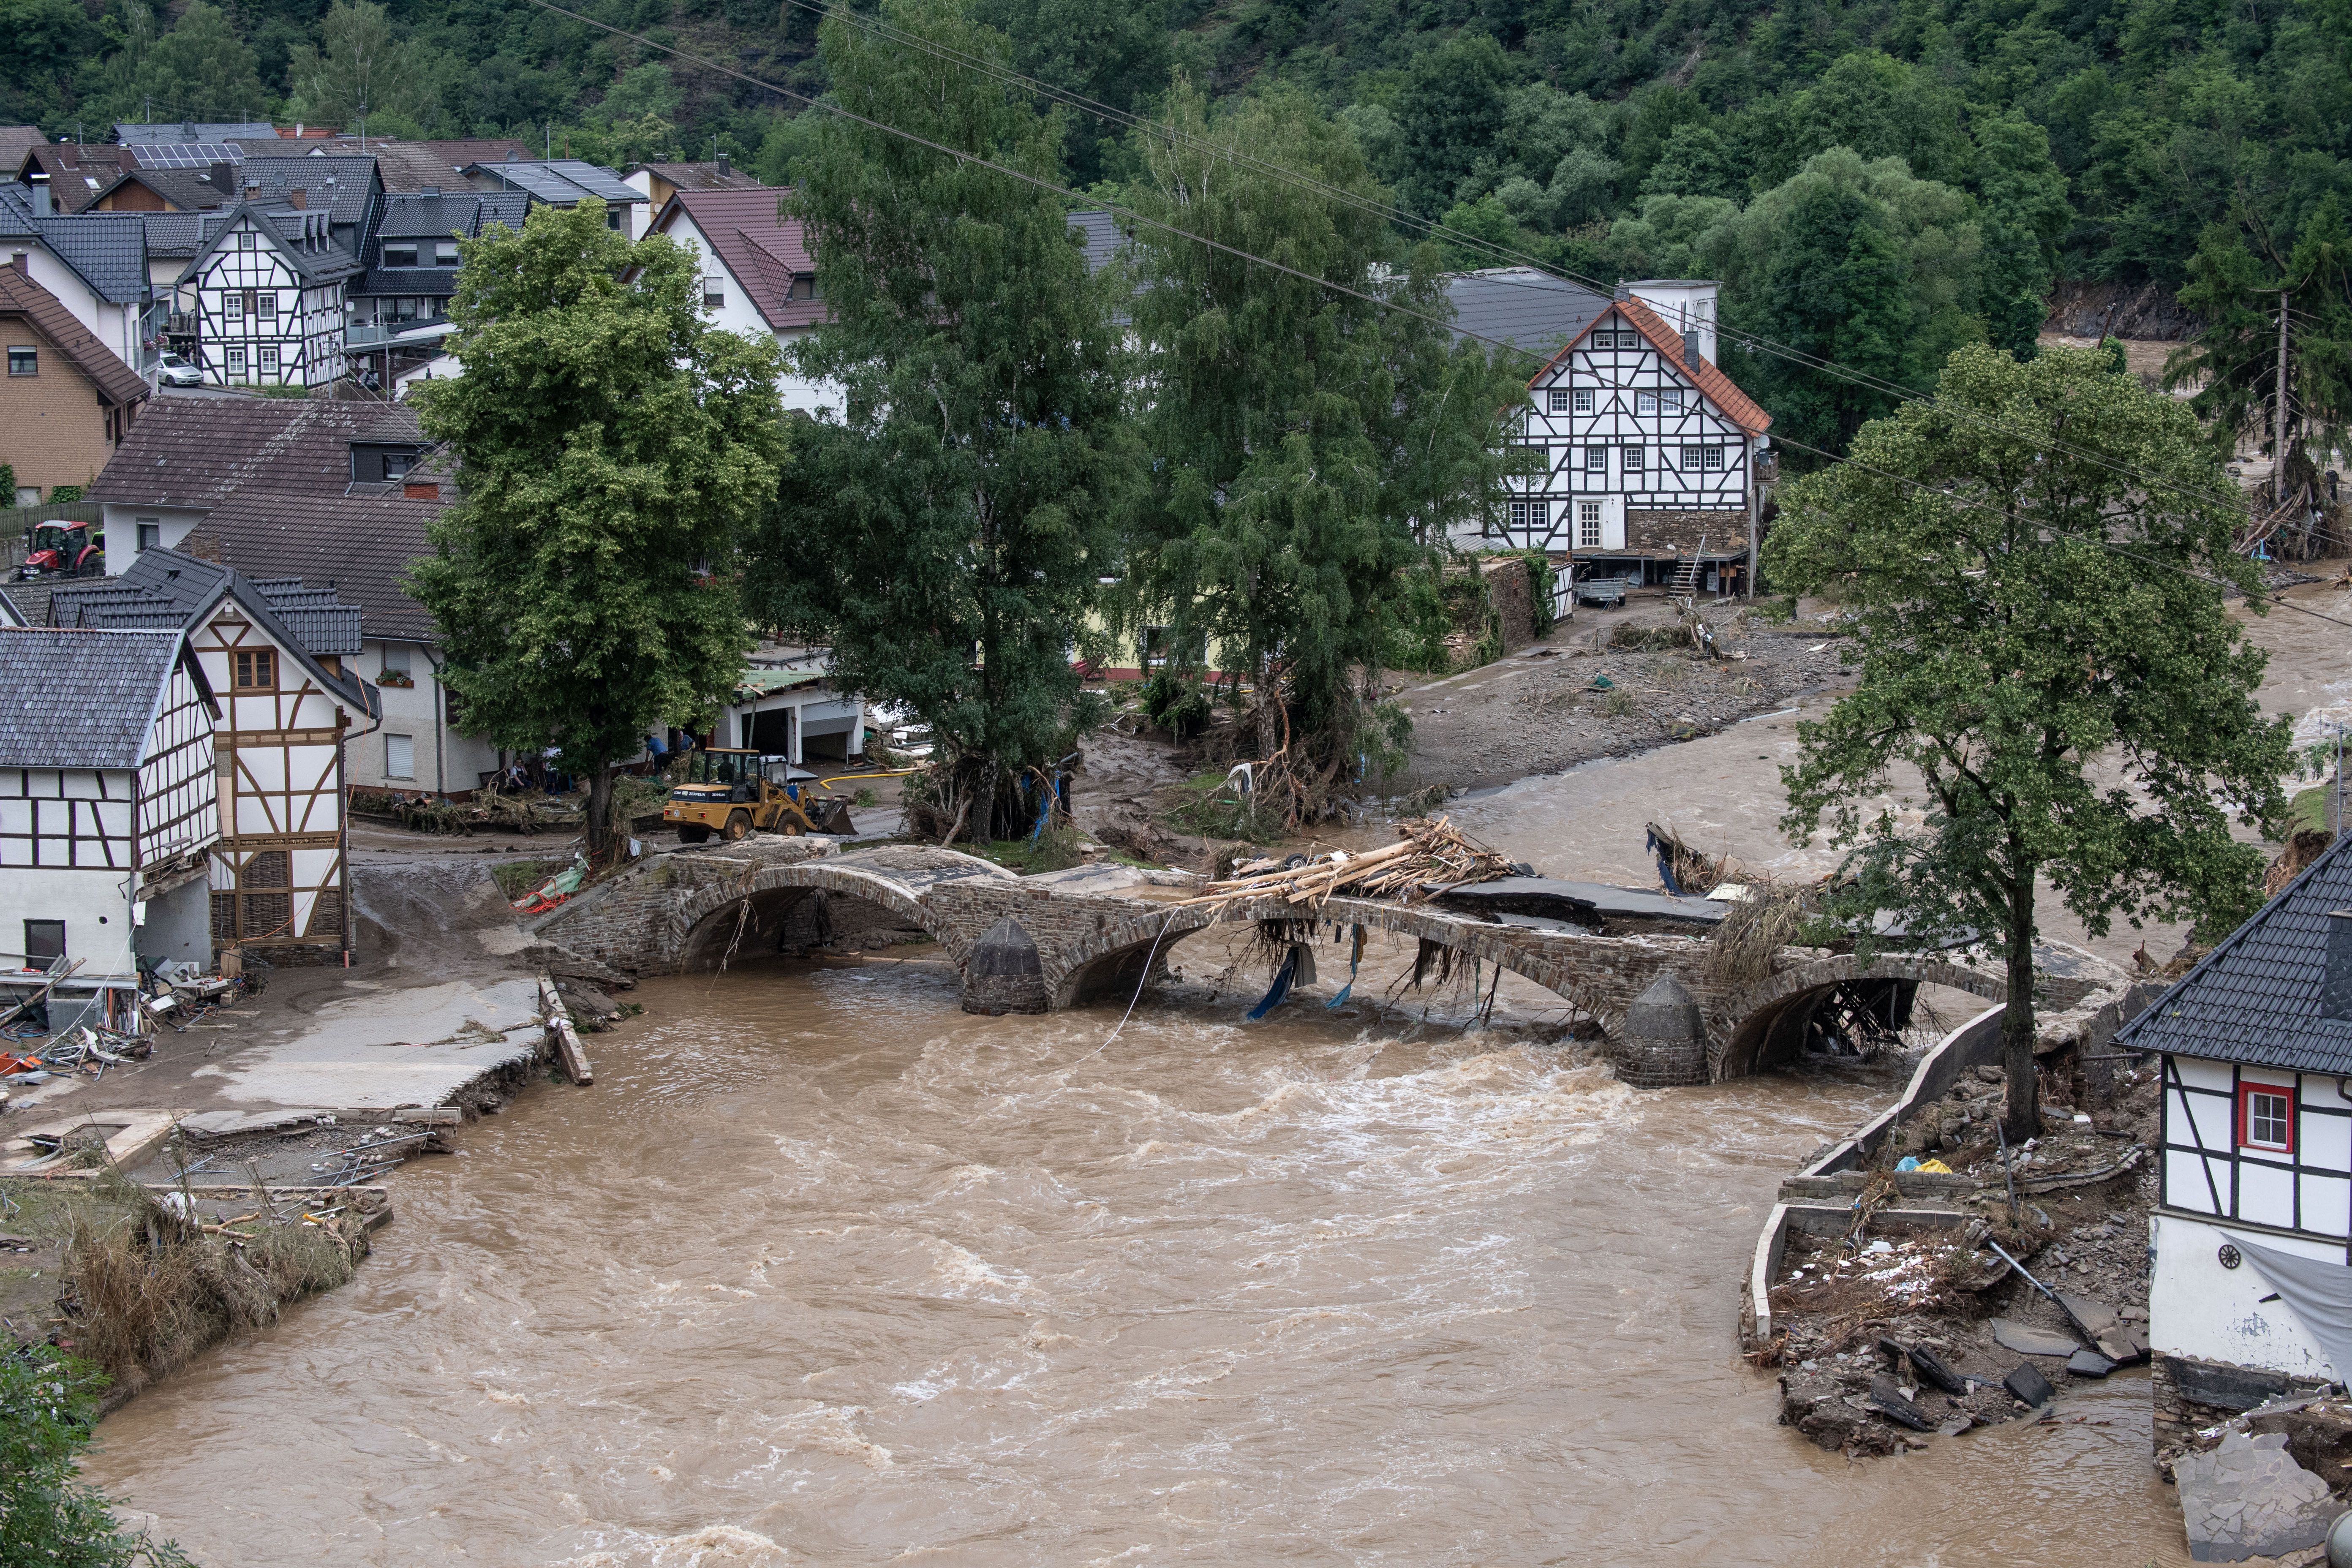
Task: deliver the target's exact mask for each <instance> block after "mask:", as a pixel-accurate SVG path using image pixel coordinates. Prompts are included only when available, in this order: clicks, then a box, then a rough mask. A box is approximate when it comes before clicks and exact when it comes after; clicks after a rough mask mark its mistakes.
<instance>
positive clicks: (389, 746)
mask: <svg viewBox="0 0 2352 1568" xmlns="http://www.w3.org/2000/svg"><path fill="white" fill-rule="evenodd" d="M403 750H405V751H406V752H408V759H407V768H406V770H405V771H403V769H402V767H401V764H400V752H402V751H403ZM383 776H384V777H386V778H388V779H406V780H412V781H413V780H414V779H415V777H416V737H415V736H414V735H395V734H394V733H392V732H391V731H385V732H384V737H383Z"/></svg>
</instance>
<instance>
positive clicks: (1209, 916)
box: [532, 839, 2005, 1085]
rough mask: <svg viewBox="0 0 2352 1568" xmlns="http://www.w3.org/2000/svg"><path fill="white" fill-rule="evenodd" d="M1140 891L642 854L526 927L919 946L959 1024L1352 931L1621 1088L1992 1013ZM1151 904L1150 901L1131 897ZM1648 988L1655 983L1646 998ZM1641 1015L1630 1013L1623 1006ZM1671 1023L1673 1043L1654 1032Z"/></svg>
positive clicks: (1686, 956) (1128, 885) (1893, 975)
mask: <svg viewBox="0 0 2352 1568" xmlns="http://www.w3.org/2000/svg"><path fill="white" fill-rule="evenodd" d="M1149 881H1150V875H1149V874H1146V873H1139V872H1135V871H1132V870H1130V869H1128V868H1118V867H1087V868H1079V869H1077V870H1075V871H1068V872H1059V873H1053V874H1049V875H1046V876H1041V877H1020V876H1016V875H1014V874H1013V873H1012V872H1010V871H1007V870H1005V869H1004V868H1002V867H999V866H995V865H992V864H991V863H989V862H988V861H985V860H982V859H979V858H976V857H973V856H970V855H964V854H960V853H958V852H956V851H954V850H946V849H935V848H929V847H922V846H899V845H893V846H885V847H874V848H861V849H846V850H839V851H835V849H834V848H833V847H832V846H830V845H828V844H826V843H824V842H823V841H821V840H820V841H811V840H807V839H782V840H770V839H755V840H752V841H751V842H750V843H748V844H738V845H730V846H727V847H724V848H723V849H719V848H713V849H693V850H685V851H681V852H679V853H676V854H670V855H663V856H657V857H655V858H652V859H651V860H649V861H647V862H646V863H644V864H642V865H640V866H638V867H637V868H634V869H633V870H632V871H630V872H629V873H628V874H626V875H625V876H623V877H619V878H615V879H613V880H611V881H609V882H606V883H604V884H601V885H599V886H598V887H596V888H593V889H590V890H589V891H588V892H587V893H585V894H583V895H582V896H580V897H578V898H575V899H573V900H571V901H570V902H568V903H566V904H564V905H562V907H561V908H559V909H557V910H554V911H552V912H551V913H550V914H547V915H545V916H542V917H541V918H540V919H539V920H538V921H536V922H534V924H533V927H532V930H533V931H534V932H535V933H536V934H537V935H539V936H541V938H543V939H544V940H546V941H549V942H556V943H559V944H561V945H562V946H564V947H566V948H568V949H570V950H571V951H572V952H577V953H581V954H583V955H585V956H593V957H594V958H597V959H599V960H600V961H602V962H604V963H610V964H613V965H615V966H616V967H620V968H625V969H629V970H633V971H635V972H637V973H677V972H679V971H685V970H698V969H708V968H713V967H717V966H719V965H720V964H723V963H730V962H734V961H739V960H741V959H748V958H751V957H757V956H764V955H766V954H769V953H772V952H778V951H790V950H793V949H796V948H797V949H806V948H812V947H816V946H821V945H823V944H824V942H826V941H828V940H831V939H833V938H835V937H838V936H842V935H856V934H858V933H860V932H868V931H872V932H881V931H896V932H913V931H920V932H922V933H923V934H925V935H926V936H928V937H929V938H930V939H931V940H932V941H934V942H937V943H938V944H939V945H940V948H941V949H943V950H944V951H945V952H946V954H947V955H948V957H949V958H950V959H951V960H952V961H953V962H954V963H955V964H956V966H957V968H958V970H959V972H960V973H961V976H962V986H963V1001H964V1005H965V1007H966V1008H967V1009H968V1010H971V1011H975V1012H1045V1011H1051V1010H1057V1009H1061V1008H1066V1007H1073V1006H1079V1005H1085V1004H1087V1003H1088V1002H1092V1001H1095V1000H1097V999H1100V998H1103V997H1107V996H1112V995H1117V996H1122V997H1123V996H1127V995H1129V994H1132V993H1133V992H1134V990H1135V988H1136V987H1137V985H1138V984H1139V983H1140V982H1141V981H1142V980H1143V979H1144V978H1145V977H1146V975H1147V973H1156V972H1158V971H1159V970H1160V969H1162V968H1164V967H1165V965H1166V963H1167V960H1168V955H1169V953H1170V952H1172V951H1173V950H1174V949H1175V948H1176V947H1177V946H1178V945H1179V944H1180V943H1181V942H1183V941H1184V940H1185V939H1186V938H1188V937H1190V936H1192V935H1194V934H1195V933H1197V932H1199V931H1202V930H1204V929H1206V928H1207V927H1209V926H1210V925H1213V924H1232V923H1234V922H1239V921H1294V922H1300V925H1299V927H1297V928H1295V929H1297V931H1298V933H1299V934H1301V935H1306V934H1307V930H1306V929H1305V928H1306V927H1307V925H1308V924H1310V923H1311V925H1312V926H1313V928H1314V930H1315V931H1316V932H1317V933H1318V934H1321V935H1323V936H1325V937H1327V938H1328V935H1330V934H1331V932H1330V931H1329V929H1328V928H1334V927H1336V928H1341V929H1344V928H1347V927H1350V926H1358V925H1360V926H1363V927H1365V928H1366V929H1367V930H1371V931H1388V932H1391V933H1392V934H1394V935H1396V936H1399V937H1402V938H1410V939H1412V940H1415V941H1417V942H1425V943H1430V944H1433V945H1434V946H1435V947H1437V948H1442V949H1447V950H1450V951H1451V952H1452V953H1453V955H1454V960H1455V962H1457V963H1458V962H1460V961H1462V960H1464V959H1476V960H1477V961H1479V963H1481V964H1483V965H1486V966H1493V967H1499V968H1502V969H1507V970H1509V971H1510V972H1511V973H1515V974H1519V975H1522V976H1524V977H1526V978H1527V979H1528V980H1531V981H1533V982H1534V983H1535V984H1538V985H1540V986H1543V987H1544V988H1546V989H1547V990H1549V991H1552V992H1555V993H1557V994H1559V996H1560V997H1561V998H1562V1000H1563V1001H1564V1002H1566V1003H1567V1004H1568V1005H1570V1007H1572V1008H1574V1009H1575V1010H1576V1011H1577V1012H1578V1013H1580V1014H1582V1015H1583V1016H1586V1017H1588V1018H1590V1019H1591V1021H1592V1022H1593V1023H1594V1024H1595V1025H1597V1026H1598V1027H1599V1029H1600V1031H1601V1036H1602V1038H1603V1041H1604V1045H1605V1047H1606V1048H1607V1049H1608V1050H1609V1051H1610V1053H1611V1054H1612V1057H1614V1058H1615V1059H1616V1060H1617V1063H1618V1069H1619V1072H1620V1075H1621V1076H1622V1077H1623V1078H1625V1079H1627V1080H1628V1081H1630V1082H1635V1083H1642V1084H1645V1085H1662V1084H1670V1083H1698V1082H1706V1081H1710V1080H1714V1079H1725V1078H1737V1077H1741V1076H1745V1075H1747V1074H1750V1073H1754V1072H1757V1071H1759V1070H1762V1069H1763V1068H1768V1067H1770V1066H1772V1065H1774V1064H1775V1063H1777V1062H1779V1061H1781V1060H1784V1059H1787V1058H1790V1057H1791V1056H1793V1055H1794V1054H1795V1052H1796V1051H1797V1049H1798V1048H1799V1047H1801V1044H1802V1042H1803V1039H1804V1037H1805V1033H1806V1030H1807V1028H1808V1026H1809V1024H1810V1022H1811V1017H1812V1015H1813V1012H1814V1010H1815V1008H1816V1007H1818V1006H1819V1005H1820V1004H1821V1003H1822V1001H1823V1000H1824V999H1825V998H1827V997H1829V996H1831V995H1832V994H1837V993H1838V992H1839V991H1840V989H1841V988H1842V987H1843V988H1846V990H1847V994H1853V987H1854V986H1855V985H1856V984H1860V985H1861V986H1862V987H1863V988H1864V991H1865V992H1867V991H1868V989H1869V987H1870V986H1872V985H1873V984H1875V985H1876V986H1877V987H1878V988H1879V991H1880V993H1882V994H1893V993H1894V992H1895V991H1896V990H1897V989H1899V990H1900V991H1901V994H1904V995H1905V996H1906V997H1907V994H1908V990H1909V989H1910V988H1912V987H1916V985H1918V984H1937V985H1948V986H1953V987H1956V988H1958V989H1959V990H1962V991H1967V992H1969V993H1971V994H1975V995H1978V996H1982V997H1985V998H1987V999H1988V1000H1992V1001H1998V1000H2000V999H2001V998H2002V996H2003V995H2004V994H2005V987H2004V985H2003V984H2002V983H2001V980H2000V977H1998V976H1997V975H1993V974H1989V973H1985V972H1983V971H1980V970H1977V969H1971V968H1968V967H1965V966H1963V965H1959V964H1955V963H1948V962H1945V961H1944V960H1941V959H1938V958H1934V957H1928V956H1916V955H1903V954H1883V955H1881V956H1879V957H1878V958H1877V959H1875V960H1874V961H1873V962H1871V963H1861V962H1859V961H1857V960H1855V959H1853V958H1852V957H1836V956H1822V955H1821V954H1819V953H1818V952H1812V951H1811V950H1799V949H1791V950H1787V951H1785V952H1783V953H1782V954H1781V955H1780V958H1779V959H1777V960H1776V962H1775V963H1774V966H1773V969H1772V971H1771V973H1769V975H1767V976H1766V977H1765V978H1764V979H1762V980H1760V981H1757V982H1754V983H1752V984H1722V983H1719V982H1717V980H1715V979H1713V978H1711V977H1710V974H1709V970H1708V966H1707V965H1706V963H1705V959H1706V951H1705V950H1706V943H1705V942H1704V941H1703V940H1701V939H1697V938H1694V937H1688V936H1672V935H1636V936H1600V935H1592V934H1588V933H1585V932H1581V931H1557V930H1536V929H1530V928H1528V927H1525V926H1519V925H1512V924H1503V923H1497V922H1495V921H1486V920H1482V919H1480V918H1478V917H1476V916H1475V915H1465V914H1456V913H1453V912H1450V911H1447V910H1434V909H1429V908H1426V907H1423V908H1408V907H1406V906H1403V905H1400V904H1392V903H1386V902H1381V901H1379V900H1365V899H1346V898H1341V899H1333V900H1329V901H1328V903H1326V904H1324V905H1323V906H1322V907H1321V908H1320V909H1319V910H1315V911H1312V912H1311V913H1307V912H1303V911H1302V910H1299V909H1297V908H1296V907H1294V906H1292V905H1288V904H1285V903H1282V902H1280V901H1278V900H1257V901H1254V902H1249V903H1244V904H1242V905H1239V906H1235V907H1233V908H1229V909H1227V910H1222V911H1214V912H1213V911H1211V910H1206V909H1198V908H1181V907H1179V906H1178V904H1177V902H1176V901H1175V900H1177V899H1179V898H1181V893H1180V892H1178V891H1177V890H1175V889H1162V888H1154V887H1151V886H1150V885H1149ZM1150 895H1157V896H1156V897H1155V896H1150ZM1662 983H1663V984H1662ZM1637 1002H1638V1003H1640V1004H1642V1005H1640V1006H1637V1005H1636V1004H1637ZM1676 1016H1680V1017H1683V1018H1686V1019H1687V1020H1688V1021H1689V1022H1688V1026H1687V1027H1683V1028H1675V1027H1670V1026H1661V1025H1660V1024H1659V1022H1658V1020H1659V1019H1661V1018H1667V1019H1669V1020H1671V1019H1672V1018H1674V1017H1676Z"/></svg>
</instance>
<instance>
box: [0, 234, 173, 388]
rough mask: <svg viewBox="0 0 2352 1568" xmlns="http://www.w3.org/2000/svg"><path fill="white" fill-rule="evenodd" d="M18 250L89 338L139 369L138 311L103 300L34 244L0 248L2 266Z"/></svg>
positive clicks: (18, 242)
mask: <svg viewBox="0 0 2352 1568" xmlns="http://www.w3.org/2000/svg"><path fill="white" fill-rule="evenodd" d="M18 250H22V251H24V252H25V253H26V272H27V273H28V274H29V275H30V276H31V278H32V279H33V281H34V282H36V283H38V284H39V285H40V286H41V287H42V288H44V289H47V290H48V291H49V292H50V293H52V294H54V295H56V296H57V297H58V303H59V304H60V305H63V306H64V307H65V308H66V310H68V311H69V312H70V313H71V314H72V316H73V319H74V320H75V321H79V322H80V323H81V324H82V325H83V326H85V327H87V328H89V332H90V335H91V336H92V337H94V338H96V339H97V340H98V341H99V342H102V343H104V344H105V345H106V346H107V349H108V350H109V351H110V353H112V354H113V355H114V357H115V358H117V359H119V360H121V362H122V363H124V364H126V365H129V366H130V367H131V369H133V370H136V369H138V368H139V307H138V306H137V305H116V304H111V303H110V302H108V301H107V300H101V299H100V298H99V297H98V296H97V295H96V294H94V293H92V292H91V291H90V287H89V284H87V283H85V282H83V281H82V280H81V274H79V272H76V271H75V270H74V269H73V268H70V267H68V266H67V265H66V264H65V263H64V262H62V261H59V260H58V258H56V257H54V256H52V255H50V254H49V253H48V251H47V250H46V249H44V248H42V247H41V246H40V245H38V244H37V243H36V242H35V241H32V240H24V239H20V240H11V241H8V242H6V243H5V246H0V262H6V261H8V260H10V259H11V258H13V257H14V256H15V255H16V252H17V251H18Z"/></svg>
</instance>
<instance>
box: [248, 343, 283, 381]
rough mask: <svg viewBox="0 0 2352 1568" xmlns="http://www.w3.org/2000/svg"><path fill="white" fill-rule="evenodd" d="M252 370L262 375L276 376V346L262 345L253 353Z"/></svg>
mask: <svg viewBox="0 0 2352 1568" xmlns="http://www.w3.org/2000/svg"><path fill="white" fill-rule="evenodd" d="M253 368H254V369H255V370H257V371H258V372H260V373H261V374H264V375H276V374H278V345H277V344H276V343H263V344H261V345H260V346H259V347H257V348H256V349H255V350H254V353H253Z"/></svg>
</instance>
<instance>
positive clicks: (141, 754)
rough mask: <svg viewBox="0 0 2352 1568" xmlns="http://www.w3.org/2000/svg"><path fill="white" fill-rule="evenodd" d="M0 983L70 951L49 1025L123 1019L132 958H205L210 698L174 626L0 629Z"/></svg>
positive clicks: (216, 833) (134, 967)
mask: <svg viewBox="0 0 2352 1568" xmlns="http://www.w3.org/2000/svg"><path fill="white" fill-rule="evenodd" d="M0 690H5V691H6V692H7V694H8V696H7V699H6V700H5V703H0V910H5V914H0V922H5V923H0V946H5V945H6V944H7V943H10V942H13V943H15V948H14V951H11V952H6V953H5V954H0V976H5V978H0V991H5V990H8V989H15V990H16V991H17V992H18V994H23V993H24V992H26V990H29V989H30V988H31V986H32V984H35V982H34V980H33V977H34V976H35V975H37V974H40V973H47V972H49V971H51V970H53V969H54V968H56V967H58V965H60V964H61V963H64V964H79V967H78V968H77V969H75V971H74V973H73V977H72V979H71V980H70V981H69V982H68V983H67V984H65V985H64V986H63V987H62V988H61V999H62V1001H63V1003H64V1005H65V1008H64V1014H65V1016H59V1010H58V1007H56V1006H54V1005H53V1006H52V1008H51V1020H50V1021H51V1024H52V1026H68V1025H69V1024H70V1023H71V1022H72V1021H73V1016H74V1014H75V1013H76V1012H78V1011H79V1010H81V1009H82V1008H85V1007H87V1008H90V1009H91V1010H94V1011H95V1012H96V1013H97V1015H98V1017H99V1020H100V1021H102V1022H104V1023H106V1024H108V1025H110V1026H115V1027H129V1026H131V1020H132V1019H133V1018H134V1017H135V1016H136V1007H137V1003H136V991H137V985H138V974H139V968H140V966H141V964H142V963H147V964H150V965H153V964H159V963H180V962H183V961H185V962H191V963H196V964H198V965H200V966H208V965H209V964H210V963H211V961H212V951H213V950H212V939H211V933H210V926H211V921H210V911H209V905H208V902H207V900H206V896H205V889H206V885H207V875H208V856H209V854H210V852H211V850H212V848H213V847H214V846H215V844H216V843H217V842H218V840H219V838H220V813H219V807H218V804H217V802H218V796H217V795H216V793H215V787H214V777H215V760H214V752H213V741H214V726H215V722H216V721H217V720H218V719H219V717H220V715H221V710H220V705H219V703H218V702H217V700H215V694H214V691H213V689H212V684H211V682H210V680H209V679H207V678H206V676H205V670H204V667H203V663H202V661H201V660H199V659H198V658H196V656H195V655H194V652H193V651H192V649H191V648H190V647H189V643H188V638H187V637H186V635H185V634H184V633H182V632H180V631H177V630H156V631H61V630H58V629H55V628H51V627H47V626H9V627H0ZM11 982H14V983H15V984H13V985H12V984H10V983H11Z"/></svg>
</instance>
